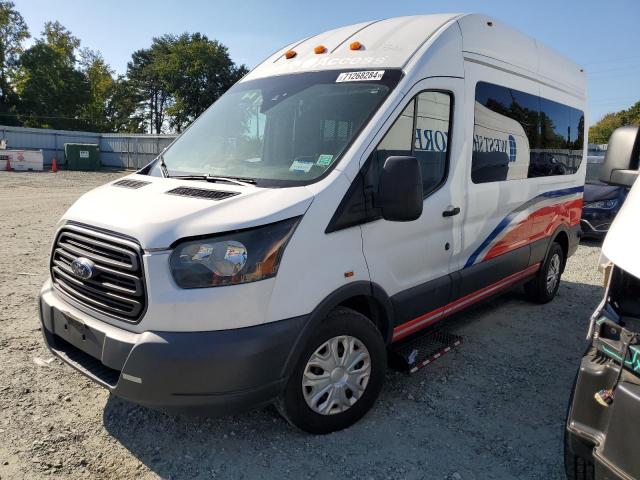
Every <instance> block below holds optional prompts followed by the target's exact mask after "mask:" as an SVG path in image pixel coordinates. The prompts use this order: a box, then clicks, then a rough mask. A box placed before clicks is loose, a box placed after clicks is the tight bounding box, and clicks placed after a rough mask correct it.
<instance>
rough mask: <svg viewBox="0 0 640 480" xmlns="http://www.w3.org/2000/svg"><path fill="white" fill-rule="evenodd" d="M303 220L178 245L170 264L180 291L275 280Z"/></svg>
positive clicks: (285, 221) (293, 219)
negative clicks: (283, 257) (297, 228)
mask: <svg viewBox="0 0 640 480" xmlns="http://www.w3.org/2000/svg"><path fill="white" fill-rule="evenodd" d="M299 220H300V217H296V218H290V219H288V220H283V221H281V222H277V223H271V224H269V225H264V226H261V227H256V228H250V229H246V230H238V231H236V232H230V233H224V234H219V235H213V236H211V237H207V238H202V239H198V240H188V241H185V242H182V243H180V244H178V246H177V247H176V248H175V250H174V251H173V253H172V254H171V258H170V260H169V263H170V265H171V274H172V275H173V279H174V280H175V281H176V283H177V284H178V286H179V287H181V288H201V287H219V286H223V285H236V284H239V283H248V282H257V281H258V280H264V279H265V278H271V277H275V275H276V273H277V272H278V267H279V266H280V259H281V258H282V253H283V252H284V249H285V247H286V246H287V243H288V242H289V239H290V238H291V235H292V234H293V231H294V230H295V228H296V226H297V225H298V222H299Z"/></svg>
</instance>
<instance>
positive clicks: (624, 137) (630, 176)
mask: <svg viewBox="0 0 640 480" xmlns="http://www.w3.org/2000/svg"><path fill="white" fill-rule="evenodd" d="M639 162H640V126H638V125H629V126H626V127H620V128H617V129H615V130H614V132H613V133H612V134H611V138H609V145H608V146H607V153H606V154H605V156H604V163H603V164H602V167H601V169H600V180H601V181H602V182H604V183H608V184H610V185H621V186H623V187H630V186H631V185H633V182H634V181H635V180H636V178H637V177H638V167H639V166H640V165H638V163H639Z"/></svg>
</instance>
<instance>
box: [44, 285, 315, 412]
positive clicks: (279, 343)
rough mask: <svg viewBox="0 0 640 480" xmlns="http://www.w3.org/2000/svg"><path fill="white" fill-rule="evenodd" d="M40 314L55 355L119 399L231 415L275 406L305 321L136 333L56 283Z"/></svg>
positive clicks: (48, 288)
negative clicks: (72, 299) (94, 312)
mask: <svg viewBox="0 0 640 480" xmlns="http://www.w3.org/2000/svg"><path fill="white" fill-rule="evenodd" d="M39 310H40V319H41V322H42V332H43V334H44V339H45V342H46V344H47V346H48V347H49V349H50V350H51V351H52V352H53V353H54V354H55V355H56V356H58V357H59V358H61V359H62V360H63V361H65V362H66V363H68V364H69V365H71V366H72V367H74V368H75V369H76V370H79V371H80V372H82V373H83V374H85V375H86V376H88V377H89V378H91V379H92V380H94V381H96V382H98V383H99V384H100V385H102V386H103V387H105V388H107V389H108V390H109V391H110V392H111V393H113V394H115V395H117V396H119V397H122V398H124V399H127V400H130V401H132V402H135V403H138V404H141V405H145V406H148V407H151V408H156V409H159V410H163V411H167V412H174V413H184V412H188V413H204V414H227V413H232V412H236V411H241V410H247V409H250V408H253V407H258V406H261V405H264V404H267V403H270V402H271V401H273V400H274V399H275V398H277V397H278V395H279V394H280V393H281V392H282V390H283V388H284V385H285V383H286V381H287V365H288V360H289V357H290V355H291V352H292V350H293V347H294V345H295V344H296V342H297V340H298V338H299V336H300V334H301V332H302V330H303V327H304V325H305V323H306V320H307V317H305V316H302V317H296V318H291V319H288V320H282V321H278V322H272V323H268V324H262V325H257V326H253V327H245V328H238V329H232V330H218V331H203V332H158V331H145V332H142V333H134V332H130V331H127V330H124V329H121V328H117V327H116V326H113V325H110V324H107V323H105V322H101V321H99V320H97V319H95V318H93V317H91V316H89V315H87V314H85V313H83V312H81V311H80V310H78V309H76V308H74V307H72V306H70V305H68V304H67V303H65V302H64V301H62V300H61V299H60V297H59V296H58V295H57V293H56V292H55V290H54V289H53V287H52V286H51V283H50V282H46V283H45V285H44V286H43V287H42V290H41V292H40V298H39ZM176 321H179V319H176Z"/></svg>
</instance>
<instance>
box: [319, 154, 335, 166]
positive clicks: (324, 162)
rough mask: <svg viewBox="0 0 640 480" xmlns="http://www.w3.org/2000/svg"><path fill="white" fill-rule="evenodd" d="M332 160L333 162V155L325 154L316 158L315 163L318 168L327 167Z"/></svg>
mask: <svg viewBox="0 0 640 480" xmlns="http://www.w3.org/2000/svg"><path fill="white" fill-rule="evenodd" d="M332 160H333V155H327V154H326V153H325V154H322V155H320V156H319V157H318V161H317V162H316V165H318V166H319V167H328V166H329V165H331V161H332Z"/></svg>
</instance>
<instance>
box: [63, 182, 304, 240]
mask: <svg viewBox="0 0 640 480" xmlns="http://www.w3.org/2000/svg"><path fill="white" fill-rule="evenodd" d="M122 180H134V181H137V182H145V183H144V184H142V185H141V186H140V185H135V187H137V188H132V187H131V186H129V187H126V186H123V185H121V184H120V185H118V183H119V182H121V181H122ZM178 187H186V188H189V189H198V190H199V191H201V190H206V191H218V192H230V193H231V194H232V195H233V196H229V197H227V198H224V199H222V200H212V199H210V198H198V197H189V196H184V195H177V194H173V193H168V192H169V191H171V190H174V189H176V188H178ZM195 193H203V192H195ZM204 193H205V194H206V193H208V192H204ZM313 198H314V195H313V193H312V192H311V190H310V189H309V188H307V187H304V186H302V187H292V188H258V187H255V186H253V185H251V186H241V185H232V184H226V183H208V182H204V181H189V180H180V179H173V178H160V177H150V176H147V175H138V174H134V175H129V176H127V177H124V178H122V179H119V180H116V181H114V182H111V183H108V184H106V185H103V186H101V187H98V188H96V189H94V190H91V191H90V192H88V193H86V194H84V195H83V196H81V197H80V198H79V199H78V200H77V201H76V202H75V203H74V204H73V205H72V206H71V208H69V210H67V212H66V213H65V214H64V216H63V217H62V220H61V221H63V222H68V221H72V222H77V223H82V224H85V225H89V226H93V227H98V228H102V229H105V230H110V231H113V232H117V233H121V234H124V235H128V236H130V237H133V238H135V239H136V240H138V242H140V244H141V246H142V248H144V249H165V248H169V247H170V246H171V244H172V243H174V242H175V241H176V240H179V239H181V238H185V237H193V236H198V235H208V234H214V233H222V232H228V231H231V230H238V229H242V228H249V227H255V226H259V225H264V224H268V223H272V222H277V221H279V220H285V219H287V218H291V217H295V216H299V215H302V214H304V213H305V212H306V210H307V209H308V208H309V205H311V202H312V201H313Z"/></svg>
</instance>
